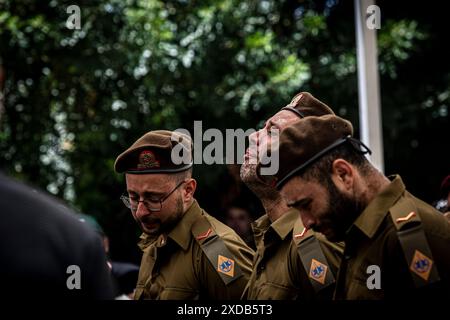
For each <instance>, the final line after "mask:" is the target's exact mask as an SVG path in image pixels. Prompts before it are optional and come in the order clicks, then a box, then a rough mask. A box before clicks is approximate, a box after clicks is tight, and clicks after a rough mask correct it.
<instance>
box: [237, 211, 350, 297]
mask: <svg viewBox="0 0 450 320" xmlns="http://www.w3.org/2000/svg"><path fill="white" fill-rule="evenodd" d="M253 230H254V237H255V242H256V244H257V251H256V255H255V259H254V261H253V272H252V274H251V277H250V280H249V283H248V285H247V287H246V289H245V291H244V294H243V297H242V298H243V299H248V300H292V299H302V300H303V299H304V300H316V299H331V298H332V295H333V291H334V283H332V284H330V285H329V286H327V287H326V288H324V289H322V290H320V291H318V292H317V293H316V292H315V291H314V289H313V286H312V285H311V279H310V278H309V277H308V273H309V270H308V272H306V270H305V268H304V266H303V264H302V261H301V259H300V256H299V253H298V247H297V244H296V243H295V242H294V240H293V237H294V236H295V235H296V234H301V232H302V231H303V230H304V227H303V224H302V222H301V219H300V216H299V212H298V211H297V210H295V209H290V210H289V211H287V212H286V213H285V214H283V215H282V216H281V217H280V218H278V219H277V220H276V221H275V222H274V223H272V224H271V222H270V220H269V217H268V216H267V215H263V216H262V217H261V218H259V219H258V220H257V221H255V223H254V224H253ZM308 232H312V231H308ZM315 236H316V237H317V238H318V240H319V243H320V247H321V248H322V251H323V253H324V255H325V257H326V259H327V260H328V262H329V268H330V269H328V270H327V272H333V274H334V275H335V276H336V272H337V267H338V266H339V263H340V258H341V255H342V252H343V248H342V245H339V244H334V243H331V242H329V241H327V240H326V239H325V237H324V236H323V235H321V234H317V233H316V234H315ZM312 281H314V280H312Z"/></svg>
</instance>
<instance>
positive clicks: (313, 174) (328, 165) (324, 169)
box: [299, 143, 373, 185]
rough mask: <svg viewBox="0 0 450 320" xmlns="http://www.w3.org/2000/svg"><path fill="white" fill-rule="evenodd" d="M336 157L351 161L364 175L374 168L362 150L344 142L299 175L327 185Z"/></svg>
mask: <svg viewBox="0 0 450 320" xmlns="http://www.w3.org/2000/svg"><path fill="white" fill-rule="evenodd" d="M336 159H344V160H345V161H347V162H349V163H351V164H352V165H354V166H355V167H357V168H358V170H359V171H360V172H361V174H362V175H367V174H368V173H369V172H370V171H371V170H373V167H372V165H371V164H370V162H369V161H368V160H367V158H366V157H365V155H364V154H363V153H362V152H361V151H360V150H358V149H356V148H355V146H354V145H352V144H351V143H344V144H342V145H340V146H339V147H337V148H335V149H333V150H331V151H330V152H329V153H327V154H325V155H324V156H323V157H321V158H320V159H318V160H317V161H316V162H314V163H313V164H311V165H310V166H308V167H307V168H305V170H304V171H302V172H300V174H299V176H300V177H301V178H302V179H305V180H306V181H311V180H313V181H314V180H315V181H317V182H319V183H321V184H323V185H327V184H329V183H330V174H331V172H332V165H333V162H334V161H335V160H336Z"/></svg>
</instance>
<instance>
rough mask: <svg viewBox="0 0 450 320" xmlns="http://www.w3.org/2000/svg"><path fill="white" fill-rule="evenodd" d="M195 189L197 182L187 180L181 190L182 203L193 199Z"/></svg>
mask: <svg viewBox="0 0 450 320" xmlns="http://www.w3.org/2000/svg"><path fill="white" fill-rule="evenodd" d="M196 188H197V181H195V179H192V178H191V179H189V180H187V181H186V183H185V187H184V188H183V198H184V201H186V202H188V201H191V200H192V199H193V198H194V193H195V189H196Z"/></svg>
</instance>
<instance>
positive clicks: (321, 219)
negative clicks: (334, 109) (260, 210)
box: [273, 115, 450, 300]
mask: <svg viewBox="0 0 450 320" xmlns="http://www.w3.org/2000/svg"><path fill="white" fill-rule="evenodd" d="M352 133H353V128H352V125H351V123H350V122H348V121H346V120H344V119H342V118H339V117H336V116H333V115H325V116H321V117H308V118H305V119H302V120H299V121H297V122H295V123H294V124H292V125H290V126H288V127H287V128H285V129H284V130H283V131H282V133H281V135H280V144H279V149H278V150H273V151H278V152H279V159H280V163H279V164H280V170H279V171H278V173H277V174H276V175H275V177H273V183H274V184H275V185H276V187H277V189H279V190H280V189H281V194H282V196H283V198H284V199H285V200H286V202H287V204H288V205H289V206H290V207H293V208H296V209H297V210H299V211H300V214H301V217H302V220H303V223H304V225H305V226H306V227H308V228H312V229H313V230H315V231H318V232H321V233H323V234H324V235H325V236H326V237H327V238H328V239H329V240H332V241H338V240H344V242H345V251H344V258H343V259H342V262H341V265H340V268H339V273H338V277H337V283H336V290H335V298H336V299H396V300H403V299H413V300H423V299H436V298H438V299H448V298H449V297H450V224H449V223H448V222H447V221H446V219H445V218H444V217H443V216H442V215H441V214H440V213H439V212H437V211H436V210H435V209H434V208H432V207H431V206H429V205H428V204H426V203H424V202H422V201H421V200H419V199H417V198H415V197H414V196H413V195H411V194H410V193H409V192H408V191H406V189H405V186H404V184H403V182H402V180H401V178H400V177H399V176H391V177H389V178H387V177H385V176H384V175H383V174H382V173H381V172H379V171H378V170H376V169H375V168H374V167H373V166H372V165H371V164H370V163H369V162H368V161H367V159H366V158H365V156H364V154H365V153H370V150H369V149H368V148H367V147H366V146H364V144H363V143H362V142H360V141H359V140H356V139H354V138H352Z"/></svg>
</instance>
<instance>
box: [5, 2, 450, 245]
mask: <svg viewBox="0 0 450 320" xmlns="http://www.w3.org/2000/svg"><path fill="white" fill-rule="evenodd" d="M348 3H351V1H349V2H338V1H312V0H311V1H294V0H283V1H275V0H263V1H260V0H251V1H239V0H216V1H213V0H209V1H187V0H178V1H174V0H173V1H160V0H127V1H126V0H105V1H100V0H95V1H78V2H77V5H79V6H80V8H81V30H69V29H67V28H66V25H65V23H66V20H67V18H68V16H69V15H68V14H67V13H66V8H67V7H68V6H69V5H71V4H73V3H72V2H70V1H62V0H52V1H49V2H42V1H39V2H38V1H32V0H28V1H26V0H15V1H6V2H1V4H0V65H2V66H3V69H4V71H5V75H6V82H5V84H4V93H5V102H4V104H5V112H4V114H3V116H2V118H1V120H0V166H1V167H3V168H4V170H6V171H7V172H9V173H10V174H12V175H14V176H16V177H19V178H21V179H23V180H26V181H29V182H31V183H33V184H35V185H38V186H40V187H42V188H44V189H47V190H48V191H49V192H51V193H53V194H55V195H56V196H58V197H62V198H65V199H66V200H67V201H68V202H69V203H71V204H72V205H73V206H75V207H76V208H78V209H79V210H82V211H83V212H86V213H88V214H91V215H94V216H96V217H97V218H99V219H100V221H101V222H102V223H103V224H105V223H106V224H107V229H108V224H109V230H110V231H111V230H112V231H113V232H116V231H117V229H115V225H116V224H117V221H121V219H125V218H124V215H125V214H126V213H125V211H124V210H123V208H122V207H121V203H120V201H119V200H118V197H119V195H120V193H121V192H122V191H123V187H124V184H123V178H122V177H121V176H119V175H116V174H115V173H114V171H113V163H114V159H115V157H116V156H117V155H118V154H119V153H120V152H122V151H123V150H124V149H125V148H126V147H127V146H129V144H130V143H131V142H133V141H134V140H135V139H136V138H137V137H139V136H140V135H142V134H143V133H144V132H146V131H148V130H152V129H161V128H166V129H176V128H187V129H192V126H193V121H194V120H203V126H204V129H206V128H208V127H214V128H219V129H225V128H238V127H239V128H244V129H247V128H251V127H253V128H254V127H256V126H257V125H259V124H260V123H261V121H263V120H264V119H266V118H267V117H268V116H270V115H271V114H273V113H274V112H275V111H276V110H278V109H279V108H280V107H281V106H284V105H285V104H287V103H288V102H289V101H290V99H291V98H292V96H293V95H294V94H295V93H297V92H298V91H300V90H303V91H311V92H312V93H313V94H314V95H316V96H318V97H319V98H320V99H322V100H324V101H326V102H328V103H329V104H330V105H331V106H332V107H333V108H334V109H335V110H336V112H337V113H339V114H340V115H343V116H345V117H347V118H350V119H351V120H352V121H354V122H355V124H356V127H357V123H358V120H357V119H358V118H357V84H356V56H355V36H354V26H353V20H352V17H353V7H352V6H351V5H350V6H349V5H348ZM336 17H338V19H337V18H336ZM428 38H429V33H427V30H426V28H424V27H423V25H421V24H419V23H418V22H416V21H414V20H412V19H397V20H389V19H387V20H386V21H383V25H382V29H381V30H380V32H379V54H380V71H381V77H382V78H381V80H382V83H384V84H385V86H384V88H385V90H384V91H383V86H382V94H383V107H384V121H385V145H386V149H387V158H388V159H390V160H392V161H395V159H398V158H396V157H394V156H392V153H391V152H394V153H395V150H393V149H392V148H391V147H390V145H392V144H390V142H395V141H396V140H395V139H397V138H396V137H398V134H399V132H404V131H403V129H404V130H409V131H411V132H414V130H417V128H419V127H420V124H419V123H418V122H420V121H422V120H423V119H428V120H427V121H428V122H427V124H426V125H427V126H433V123H435V121H441V122H439V123H442V121H444V122H445V123H446V121H447V116H448V115H447V112H448V111H447V110H448V108H447V106H448V101H449V99H448V97H449V92H450V91H449V89H448V78H445V76H447V77H448V75H449V73H448V70H446V72H447V73H445V76H444V78H445V79H446V80H443V81H442V83H441V86H440V87H439V88H438V90H437V91H436V94H435V95H433V94H430V91H429V90H428V91H427V93H426V94H424V95H422V96H420V97H419V96H418V95H411V89H410V88H411V87H410V84H409V83H408V81H404V82H401V83H396V82H395V79H397V78H398V77H399V68H401V67H403V66H404V65H405V64H406V63H407V62H408V61H409V59H411V56H414V54H416V53H417V52H418V51H420V47H421V45H422V44H423V43H424V41H426V40H427V39H428ZM400 71H402V70H401V69H400ZM400 76H401V74H400ZM444 78H443V79H444ZM418 92H419V91H418ZM392 93H397V94H399V93H401V94H402V97H405V96H406V95H408V94H410V97H409V99H405V103H403V104H402V102H401V99H400V98H399V97H398V96H397V95H394V96H393V95H392ZM399 99H400V100H399ZM414 99H416V100H414ZM399 104H402V105H404V108H403V109H401V108H400V109H399V108H397V109H396V106H398V105H399ZM405 108H410V110H409V113H408V114H409V115H410V116H409V117H407V116H405V113H404V112H403V111H404V110H405ZM399 110H403V111H399ZM417 110H421V111H423V114H424V117H422V120H421V119H418V118H417V117H416V116H415V115H414V111H417ZM431 114H434V116H431ZM433 117H434V118H433ZM443 119H445V120H443ZM421 128H422V127H421ZM408 137H409V138H411V139H414V137H412V136H408ZM408 148H409V146H408V145H406V147H405V148H404V149H403V150H404V153H403V154H405V155H408V154H410V153H408V151H405V150H408ZM397 164H398V162H397ZM216 169H217V167H201V166H200V167H199V168H198V169H196V170H197V172H198V173H199V174H198V178H199V180H200V183H199V185H200V188H204V189H206V190H213V191H211V192H220V188H218V187H217V186H218V185H219V183H220V182H219V181H218V177H219V173H220V170H223V169H222V168H220V170H216ZM132 240H133V241H134V239H132Z"/></svg>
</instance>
